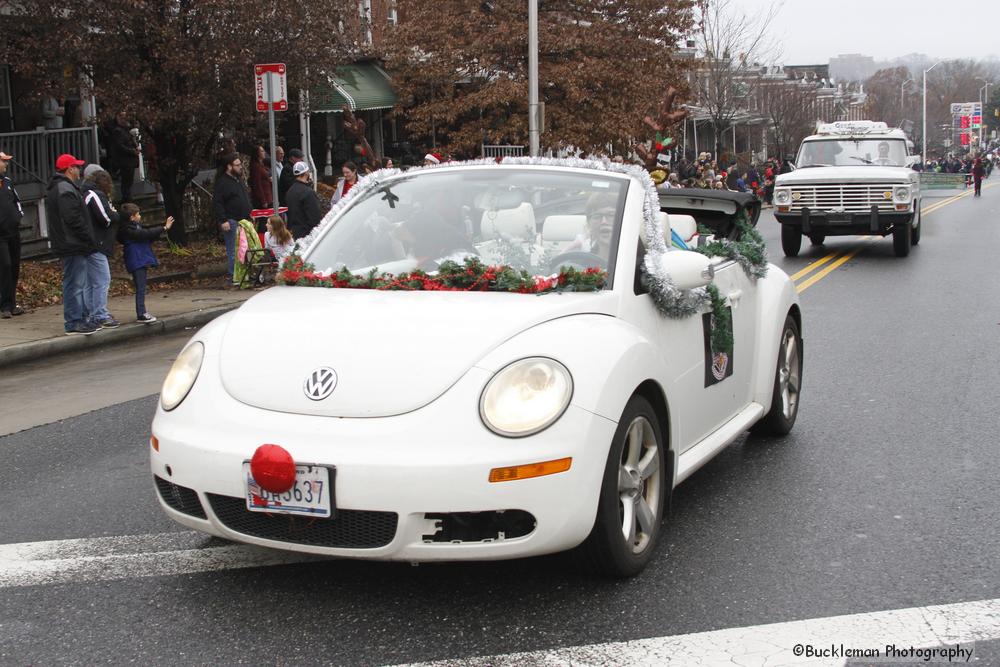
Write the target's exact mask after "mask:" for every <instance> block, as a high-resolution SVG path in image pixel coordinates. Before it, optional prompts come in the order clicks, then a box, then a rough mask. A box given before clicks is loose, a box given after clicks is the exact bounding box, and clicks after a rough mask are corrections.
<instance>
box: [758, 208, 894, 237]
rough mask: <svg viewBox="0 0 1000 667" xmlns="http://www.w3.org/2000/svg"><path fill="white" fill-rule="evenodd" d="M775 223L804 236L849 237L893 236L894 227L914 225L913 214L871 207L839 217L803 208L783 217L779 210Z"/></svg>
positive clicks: (833, 213) (776, 212)
mask: <svg viewBox="0 0 1000 667" xmlns="http://www.w3.org/2000/svg"><path fill="white" fill-rule="evenodd" d="M774 217H775V219H777V221H778V222H779V223H781V224H782V225H791V226H793V227H798V228H799V229H800V230H801V231H802V233H803V234H806V235H807V236H808V235H809V234H825V235H826V236H850V235H855V234H878V235H880V236H886V235H887V234H891V233H892V230H893V228H894V227H896V226H897V225H902V224H909V223H911V222H912V221H913V210H912V207H911V209H910V210H906V211H895V210H893V211H888V210H879V209H878V208H876V207H874V206H873V207H872V209H871V210H870V211H867V212H864V213H859V212H847V213H837V212H832V211H825V210H821V209H809V208H808V207H803V208H802V209H801V210H798V211H794V212H787V213H782V212H780V210H778V209H777V208H776V209H775V214H774Z"/></svg>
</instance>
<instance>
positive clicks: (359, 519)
mask: <svg viewBox="0 0 1000 667" xmlns="http://www.w3.org/2000/svg"><path fill="white" fill-rule="evenodd" d="M207 496H208V502H209V504H210V505H211V506H212V511H213V512H215V516H216V517H218V519H219V521H221V522H222V524H223V525H224V526H226V528H229V529H230V530H233V531H235V532H237V533H242V534H244V535H250V536H252V537H259V538H262V539H266V540H276V541H278V542H289V543H292V544H308V545H310V546H317V547H337V548H342V549H376V548H378V547H384V546H385V545H387V544H389V543H390V542H392V538H393V537H395V536H396V524H397V522H398V520H399V517H398V515H397V514H396V513H395V512H368V511H364V510H344V509H338V510H337V514H336V516H335V517H334V518H331V519H321V518H316V517H306V516H293V515H290V514H267V513H264V512H251V511H250V510H248V509H247V503H246V499H245V498H232V497H230V496H219V495H215V494H214V493H209V494H207Z"/></svg>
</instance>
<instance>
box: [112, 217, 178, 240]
mask: <svg viewBox="0 0 1000 667" xmlns="http://www.w3.org/2000/svg"><path fill="white" fill-rule="evenodd" d="M165 231H167V228H166V227H164V226H163V225H155V226H153V227H143V226H142V224H140V223H138V222H132V221H131V220H123V221H122V223H121V224H120V225H118V234H117V238H118V242H119V243H122V244H124V243H126V242H128V243H140V242H143V241H147V242H149V243H152V242H153V241H155V240H156V239H158V238H160V236H162V235H163V232H165Z"/></svg>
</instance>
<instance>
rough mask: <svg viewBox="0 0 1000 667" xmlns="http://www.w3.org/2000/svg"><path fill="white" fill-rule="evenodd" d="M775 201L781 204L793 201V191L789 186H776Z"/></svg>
mask: <svg viewBox="0 0 1000 667" xmlns="http://www.w3.org/2000/svg"><path fill="white" fill-rule="evenodd" d="M774 201H775V202H777V203H779V204H788V203H791V201H792V192H791V190H788V189H787V188H776V189H775V191H774Z"/></svg>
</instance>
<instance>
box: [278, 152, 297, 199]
mask: <svg viewBox="0 0 1000 667" xmlns="http://www.w3.org/2000/svg"><path fill="white" fill-rule="evenodd" d="M294 182H295V174H293V173H292V163H291V162H286V163H285V165H284V166H283V167H282V168H281V175H280V176H278V204H279V205H280V206H288V188H290V187H292V183H294Z"/></svg>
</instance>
